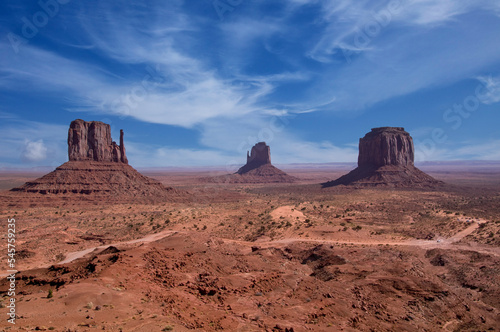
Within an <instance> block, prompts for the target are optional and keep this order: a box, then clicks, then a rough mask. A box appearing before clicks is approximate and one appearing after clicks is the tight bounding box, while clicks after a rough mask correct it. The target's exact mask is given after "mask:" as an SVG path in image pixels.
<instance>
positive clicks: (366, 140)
mask: <svg viewBox="0 0 500 332" xmlns="http://www.w3.org/2000/svg"><path fill="white" fill-rule="evenodd" d="M413 160H414V149H413V140H412V138H411V136H410V134H408V133H407V132H406V131H405V130H404V128H400V127H381V128H373V129H372V131H371V132H369V133H367V134H366V135H365V137H363V138H361V139H360V140H359V156H358V166H360V167H363V166H374V167H381V166H385V165H401V166H413Z"/></svg>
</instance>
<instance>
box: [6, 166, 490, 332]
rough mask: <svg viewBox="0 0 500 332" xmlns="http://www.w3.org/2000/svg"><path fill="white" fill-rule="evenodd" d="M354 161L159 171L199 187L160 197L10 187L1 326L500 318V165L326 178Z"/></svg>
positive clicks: (401, 327)
mask: <svg viewBox="0 0 500 332" xmlns="http://www.w3.org/2000/svg"><path fill="white" fill-rule="evenodd" d="M433 167H434V166H433ZM343 171H344V170H343V169H332V168H330V169H323V168H319V169H318V168H313V169H310V168H308V169H297V168H296V169H291V170H287V172H288V173H290V174H291V175H293V176H296V177H299V178H301V181H300V182H299V183H296V184H272V185H266V184H255V185H243V184H206V183H199V182H197V179H198V178H200V177H204V176H207V174H213V173H214V171H213V170H212V171H210V172H201V171H196V172H184V173H183V172H179V171H176V172H174V173H173V172H160V171H158V170H156V171H155V172H151V174H147V175H153V176H155V178H157V179H158V180H160V181H162V182H163V183H164V184H167V185H172V186H174V187H178V188H182V189H183V190H188V191H189V192H190V193H193V195H192V196H190V198H189V199H186V200H185V201H175V202H168V201H166V202H157V203H154V204H146V203H136V204H134V203H130V202H126V203H119V202H115V203H113V204H107V203H106V202H93V201H91V200H67V199H58V198H57V197H49V198H47V197H44V198H42V199H34V198H32V197H27V196H26V197H24V196H16V197H15V199H13V198H12V197H10V198H9V197H8V195H7V194H6V193H5V192H3V193H2V192H0V196H1V199H0V218H1V219H0V226H1V227H3V228H6V221H7V219H8V218H15V219H16V231H17V233H16V235H17V247H16V249H17V250H18V252H17V257H16V258H17V266H16V269H17V270H19V271H20V272H19V273H17V275H16V293H17V294H16V304H17V307H16V308H17V309H16V310H17V311H16V313H17V322H16V325H15V326H12V325H11V324H9V323H7V322H6V320H4V319H2V320H1V321H0V331H18V330H20V331H22V330H24V331H30V330H55V331H94V330H109V331H169V330H174V331H188V330H198V331H216V330H227V331H420V330H427V331H443V330H444V331H478V330H484V331H487V330H490V331H496V330H498V326H500V315H499V313H500V311H499V310H500V301H499V299H500V282H499V279H498V275H499V274H500V257H499V254H500V251H499V249H500V204H499V203H500V185H497V184H498V182H499V181H498V177H497V175H498V173H497V171H496V169H493V170H491V169H490V170H484V169H483V168H481V169H480V170H479V171H477V172H475V171H474V169H467V170H464V169H463V168H461V169H458V170H456V172H455V173H453V172H449V171H448V172H447V173H446V174H444V173H443V178H445V180H448V182H449V183H451V184H450V185H448V186H446V187H444V188H440V189H436V190H402V189H398V190H395V189H390V188H389V189H351V188H343V187H342V188H340V187H336V188H328V189H322V188H321V186H319V185H318V183H320V182H322V181H324V180H328V179H332V178H335V176H337V175H338V174H340V173H342V172H343ZM434 172H435V174H437V175H435V174H433V175H434V176H436V177H437V178H439V174H440V170H439V169H434ZM340 175H341V174H340ZM9 176H10V177H9ZM25 178H27V177H26V174H11V175H9V174H5V173H3V174H1V176H0V183H3V184H6V183H11V184H13V183H17V181H18V180H19V179H22V180H23V181H24V179H25ZM440 179H441V178H440ZM2 181H3V182H2ZM2 195H3V196H2ZM6 239H7V238H6V235H5V234H2V236H0V241H1V243H2V248H3V249H2V250H4V251H5V250H6ZM5 263H6V262H5V261H4V262H2V264H3V265H2V270H3V271H6V270H7V269H6V268H5ZM0 272H1V271H0ZM1 273H2V281H1V282H0V294H1V295H2V298H1V303H2V304H1V305H0V314H1V315H2V316H3V317H6V312H7V308H6V305H7V304H8V301H9V296H8V294H7V293H8V286H9V284H8V282H7V280H6V279H5V275H6V274H7V273H6V272H1ZM49 290H51V291H52V294H53V296H52V297H49V296H48V293H49Z"/></svg>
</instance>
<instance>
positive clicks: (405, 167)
mask: <svg viewBox="0 0 500 332" xmlns="http://www.w3.org/2000/svg"><path fill="white" fill-rule="evenodd" d="M414 151H415V150H414V147H413V139H412V138H411V136H410V134H409V133H408V132H406V131H405V130H404V128H401V127H380V128H373V129H372V130H371V131H370V132H369V133H367V134H366V135H365V136H364V137H363V138H360V140H359V155H358V167H357V168H356V169H354V170H352V171H351V172H349V173H348V174H346V175H344V176H342V177H340V178H338V179H336V180H334V181H329V182H326V183H323V187H332V186H337V185H351V186H362V187H367V186H368V187H370V186H389V187H416V188H418V187H434V186H438V185H442V184H443V183H442V182H441V181H438V180H436V179H434V178H433V177H431V176H430V175H427V174H426V173H424V172H422V171H421V170H419V169H418V168H417V167H415V165H414V159H415V152H414Z"/></svg>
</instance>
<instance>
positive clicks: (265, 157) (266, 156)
mask: <svg viewBox="0 0 500 332" xmlns="http://www.w3.org/2000/svg"><path fill="white" fill-rule="evenodd" d="M267 164H269V165H270V164H271V148H270V147H269V146H268V145H267V144H266V142H259V143H257V144H255V145H254V146H253V147H252V150H251V151H250V153H249V152H248V151H247V163H246V165H245V166H243V167H241V168H240V169H239V170H238V172H237V173H238V174H244V173H248V172H249V171H251V170H253V169H256V168H258V167H260V166H262V165H267Z"/></svg>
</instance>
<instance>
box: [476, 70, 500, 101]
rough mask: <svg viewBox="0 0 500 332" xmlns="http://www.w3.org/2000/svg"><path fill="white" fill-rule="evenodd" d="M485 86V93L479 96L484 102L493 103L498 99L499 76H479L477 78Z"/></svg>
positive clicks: (499, 97) (499, 99) (499, 89)
mask: <svg viewBox="0 0 500 332" xmlns="http://www.w3.org/2000/svg"><path fill="white" fill-rule="evenodd" d="M477 79H478V80H479V82H481V83H482V84H483V85H484V87H485V88H486V93H484V94H482V95H481V96H480V97H481V98H480V99H481V102H482V103H485V104H488V105H489V104H494V103H498V102H499V101H500V77H492V76H487V77H486V76H480V77H478V78H477Z"/></svg>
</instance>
